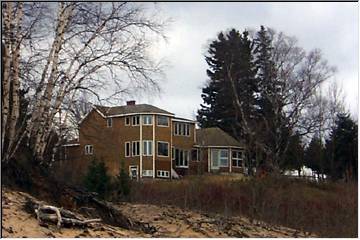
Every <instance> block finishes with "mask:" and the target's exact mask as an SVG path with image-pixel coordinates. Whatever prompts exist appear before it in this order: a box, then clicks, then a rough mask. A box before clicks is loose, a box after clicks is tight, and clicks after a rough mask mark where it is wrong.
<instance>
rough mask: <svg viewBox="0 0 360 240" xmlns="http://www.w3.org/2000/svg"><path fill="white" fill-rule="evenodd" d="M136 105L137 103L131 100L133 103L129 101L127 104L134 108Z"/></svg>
mask: <svg viewBox="0 0 360 240" xmlns="http://www.w3.org/2000/svg"><path fill="white" fill-rule="evenodd" d="M135 103H136V102H135V101H134V100H131V101H127V102H126V105H127V106H133V105H135Z"/></svg>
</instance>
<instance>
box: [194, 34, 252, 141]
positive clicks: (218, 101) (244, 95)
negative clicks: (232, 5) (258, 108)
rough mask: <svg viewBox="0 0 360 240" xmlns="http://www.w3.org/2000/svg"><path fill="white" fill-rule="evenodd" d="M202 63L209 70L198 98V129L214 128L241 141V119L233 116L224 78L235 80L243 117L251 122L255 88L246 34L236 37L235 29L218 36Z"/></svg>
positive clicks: (231, 98) (249, 46) (229, 92)
mask: <svg viewBox="0 0 360 240" xmlns="http://www.w3.org/2000/svg"><path fill="white" fill-rule="evenodd" d="M205 60H206V62H207V64H208V66H209V69H208V70H207V75H208V77H209V81H208V83H207V86H206V87H204V88H203V91H202V92H203V93H202V95H201V97H202V99H203V101H204V104H201V109H200V110H199V111H198V116H197V120H198V122H199V124H200V127H213V126H217V127H219V128H221V129H223V130H224V131H225V132H227V133H229V134H230V135H232V136H233V137H235V138H237V139H240V138H243V137H244V136H243V133H242V130H241V127H240V124H241V116H239V114H236V112H235V108H234V99H233V94H232V91H233V90H232V87H231V84H230V81H229V79H228V76H229V74H230V75H231V76H232V78H233V79H235V82H236V91H237V93H238V95H239V96H241V101H242V102H243V104H244V106H245V112H246V116H247V117H249V118H251V117H252V116H253V113H252V112H254V111H252V109H253V107H254V104H255V102H254V91H256V86H257V84H256V83H255V73H256V70H255V68H254V63H253V57H252V41H251V40H250V39H249V37H248V32H247V31H244V32H243V33H242V34H240V33H239V31H237V30H235V29H232V30H230V31H229V32H227V33H223V32H221V33H220V34H219V35H218V37H217V39H216V40H214V41H213V42H212V43H211V44H210V46H209V50H208V55H207V56H206V58H205ZM230 67H231V70H229V69H230Z"/></svg>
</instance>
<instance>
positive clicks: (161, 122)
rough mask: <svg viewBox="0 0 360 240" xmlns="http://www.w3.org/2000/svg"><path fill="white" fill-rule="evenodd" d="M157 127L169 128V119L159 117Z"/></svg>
mask: <svg viewBox="0 0 360 240" xmlns="http://www.w3.org/2000/svg"><path fill="white" fill-rule="evenodd" d="M157 125H158V126H163V127H168V126H169V118H168V117H166V116H157Z"/></svg>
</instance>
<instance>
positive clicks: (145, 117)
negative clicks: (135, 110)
mask: <svg viewBox="0 0 360 240" xmlns="http://www.w3.org/2000/svg"><path fill="white" fill-rule="evenodd" d="M142 122H143V124H144V125H152V116H151V115H143V116H142Z"/></svg>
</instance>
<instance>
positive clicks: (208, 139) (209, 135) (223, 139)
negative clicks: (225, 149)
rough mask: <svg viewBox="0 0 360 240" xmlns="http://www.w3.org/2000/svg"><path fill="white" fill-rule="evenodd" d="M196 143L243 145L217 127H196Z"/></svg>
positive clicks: (202, 144) (204, 144) (205, 144)
mask: <svg viewBox="0 0 360 240" xmlns="http://www.w3.org/2000/svg"><path fill="white" fill-rule="evenodd" d="M196 144H198V145H201V146H234V147H244V144H243V143H240V142H239V141H237V140H236V139H235V138H233V137H232V136H230V135H229V134H227V133H226V132H224V131H223V130H221V129H220V128H218V127H212V128H201V129H196Z"/></svg>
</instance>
